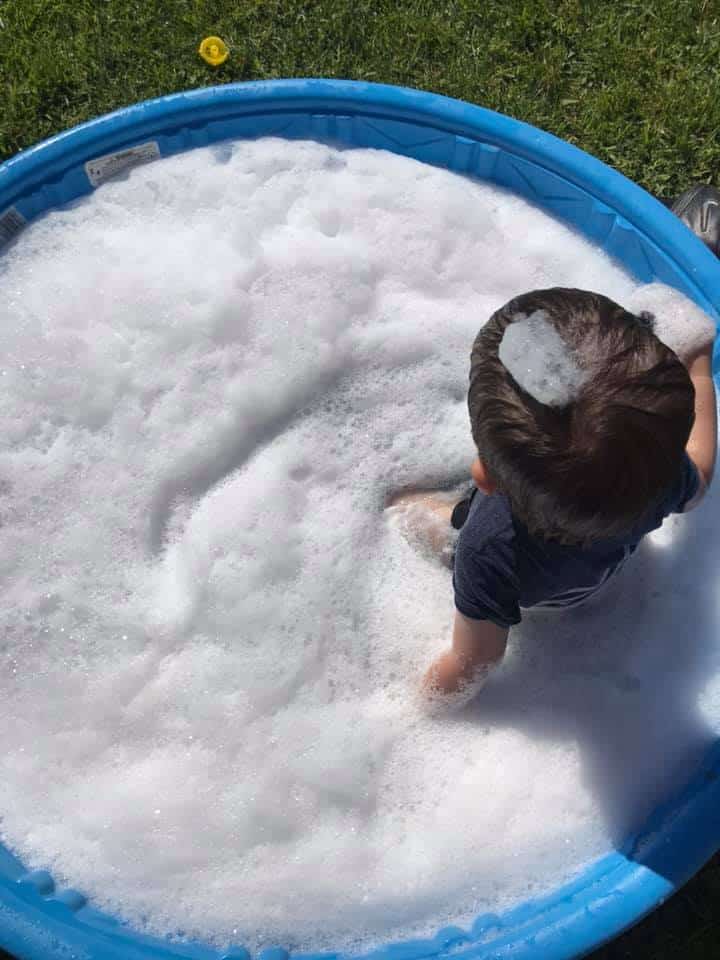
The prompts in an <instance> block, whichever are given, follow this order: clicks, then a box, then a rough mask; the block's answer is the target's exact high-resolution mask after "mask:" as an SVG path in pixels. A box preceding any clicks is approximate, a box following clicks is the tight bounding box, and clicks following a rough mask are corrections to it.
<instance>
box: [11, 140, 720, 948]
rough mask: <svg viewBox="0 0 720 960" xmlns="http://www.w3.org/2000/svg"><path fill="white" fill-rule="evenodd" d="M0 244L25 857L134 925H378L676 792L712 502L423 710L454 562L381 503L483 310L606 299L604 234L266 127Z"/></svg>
mask: <svg viewBox="0 0 720 960" xmlns="http://www.w3.org/2000/svg"><path fill="white" fill-rule="evenodd" d="M220 161H222V162H220ZM0 264H1V266H0V269H1V270H2V275H3V284H4V289H5V293H6V297H7V302H8V303H9V304H11V306H10V309H9V310H8V312H7V316H6V318H5V322H4V324H3V325H2V327H1V328H0V349H2V353H3V356H4V358H5V359H4V363H3V369H4V370H5V371H6V376H5V377H4V378H3V386H4V388H5V389H4V391H3V393H2V394H0V418H1V421H0V426H1V429H2V433H3V437H4V440H5V444H4V447H3V449H2V451H0V515H1V516H2V527H1V528H0V537H1V538H2V539H1V545H2V550H0V569H1V570H2V575H3V585H4V592H3V603H2V606H1V607H0V627H1V629H2V637H3V647H2V657H3V661H2V667H3V669H2V670H1V671H0V678H1V679H0V684H1V687H0V693H1V696H2V701H1V702H2V703H3V710H4V720H5V722H4V723H3V724H2V725H0V809H1V810H2V813H3V823H2V829H3V837H4V839H5V841H6V842H7V843H8V844H9V845H10V846H12V847H13V849H15V850H16V851H18V853H20V854H21V855H22V857H23V858H24V860H25V862H26V863H27V864H28V865H29V866H38V867H47V868H50V869H52V870H53V871H54V872H55V873H56V875H57V876H58V878H60V879H64V880H66V881H67V882H68V883H70V884H71V885H72V886H74V887H78V888H80V889H82V890H83V891H86V892H87V893H88V894H90V896H91V897H92V900H93V903H94V904H96V905H100V906H104V907H106V908H107V909H110V910H112V911H115V912H117V913H119V914H121V915H123V916H125V917H127V918H128V919H129V920H130V922H131V923H133V924H136V925H144V926H145V928H147V929H149V930H152V931H154V932H157V933H166V932H167V931H174V930H178V929H179V928H182V929H183V930H185V931H186V932H187V934H188V935H190V936H195V937H199V938H201V939H205V940H212V941H214V942H216V943H219V944H222V943H225V942H227V941H228V940H230V939H232V940H234V941H244V942H246V943H247V944H248V945H250V946H257V945H260V944H268V943H285V944H286V945H290V946H295V947H304V948H308V949H310V948H312V949H320V948H335V949H337V948H339V947H342V946H346V947H348V948H349V947H351V946H355V947H357V948H358V949H360V948H362V949H365V948H367V947H369V946H370V945H372V944H373V943H378V942H382V941H385V940H389V939H397V938H400V937H403V936H411V935H422V934H429V933H433V932H434V931H435V930H436V929H437V928H438V927H440V926H441V925H442V924H444V923H445V922H447V921H458V922H461V923H468V922H469V921H470V920H471V919H472V917H473V916H474V915H475V914H477V913H479V912H482V911H484V910H502V909H503V908H505V907H506V906H508V905H510V904H512V903H514V902H517V900H519V899H524V898H525V897H526V896H527V895H528V893H539V892H544V891H546V890H548V889H549V888H551V887H553V886H555V885H556V884H558V883H560V882H563V881H564V880H566V879H567V878H568V877H570V876H571V875H572V874H573V873H574V872H576V871H577V870H578V869H580V868H581V867H582V865H583V864H584V863H585V862H587V860H588V859H589V858H591V857H593V856H595V855H596V854H598V853H600V852H602V851H604V850H605V849H606V848H607V846H608V843H609V838H610V837H613V836H614V834H615V832H616V831H618V830H620V831H622V829H625V827H626V826H627V825H628V824H629V823H631V822H632V823H634V822H636V821H638V820H640V819H642V816H643V815H644V813H645V812H646V811H647V809H649V807H650V806H652V804H653V802H654V800H655V799H656V798H657V797H660V796H664V795H665V794H666V793H667V791H668V790H669V789H670V786H671V785H674V784H677V783H678V782H681V780H682V777H683V776H684V775H685V772H686V771H687V769H689V767H690V766H691V764H692V762H693V758H694V754H693V750H692V748H693V746H694V744H695V741H696V737H697V734H698V731H697V730H696V729H695V727H694V726H693V724H692V722H691V719H690V717H691V715H692V716H694V715H695V714H694V713H693V711H695V707H696V700H697V697H698V695H699V692H700V690H701V689H704V688H705V686H706V685H707V669H706V668H707V666H708V664H709V663H711V662H712V663H713V664H715V660H713V658H714V657H716V650H715V646H714V645H713V643H712V634H713V631H712V630H711V629H710V626H712V625H714V624H715V623H716V614H715V611H714V610H713V611H710V610H709V609H707V610H706V609H705V606H704V601H703V596H704V595H698V592H697V591H698V579H697V577H696V576H695V573H694V571H695V570H697V569H701V568H704V569H705V570H706V571H707V570H708V569H712V567H711V566H710V567H708V564H709V563H710V562H711V559H712V554H711V550H710V547H709V546H708V547H707V549H706V547H705V544H710V545H711V542H712V540H713V539H714V534H715V532H716V531H715V525H716V523H717V521H716V520H715V519H714V516H713V511H712V503H710V504H708V505H707V506H705V507H701V508H700V510H699V511H698V513H697V514H695V515H693V516H692V517H690V518H688V519H684V518H683V519H682V520H681V521H678V524H677V525H676V526H673V528H672V530H673V537H674V538H675V539H676V540H677V542H678V543H679V544H680V548H681V549H682V551H683V562H682V564H681V565H680V567H681V568H680V569H678V568H677V567H678V565H677V551H676V550H675V549H667V550H663V551H659V550H655V551H654V552H653V551H652V550H646V551H643V550H641V551H640V555H639V556H638V557H635V558H633V561H632V562H631V563H630V564H629V567H628V570H627V573H626V575H625V576H624V579H623V581H622V583H621V584H619V585H617V586H616V587H615V588H614V589H615V593H614V594H613V595H612V603H608V605H607V606H606V607H603V608H601V609H600V610H596V611H594V612H593V613H592V616H589V615H588V614H587V613H586V614H580V613H575V614H571V615H568V617H566V618H563V619H557V618H553V619H549V618H547V617H545V618H544V617H543V616H541V615H530V616H528V617H527V618H526V621H525V622H524V624H523V626H522V628H521V629H519V630H518V631H515V632H514V634H513V638H512V642H511V646H510V652H509V655H508V657H507V659H506V662H505V663H504V665H503V666H502V667H501V668H500V669H499V670H498V671H497V672H496V673H495V674H494V675H493V677H492V679H491V680H490V681H489V682H488V685H487V687H486V689H485V691H484V692H483V694H482V696H481V698H480V700H479V701H478V704H477V706H476V707H475V708H471V709H469V710H467V711H465V712H463V713H461V714H459V715H457V716H456V717H453V718H448V719H446V720H444V721H442V722H441V721H438V720H434V719H432V718H429V717H427V716H425V715H424V714H423V712H422V711H421V710H420V709H419V707H418V698H417V686H418V683H419V678H420V676H421V675H422V672H423V670H424V669H425V667H426V666H427V664H428V662H429V660H430V658H431V657H432V655H433V653H434V652H435V651H437V650H438V649H439V648H440V647H441V646H442V645H443V644H444V643H445V642H446V641H447V638H448V631H449V626H450V623H451V618H452V593H451V583H450V573H449V571H447V570H446V569H444V568H442V567H441V566H440V565H437V564H435V563H433V562H431V561H429V560H428V559H427V558H426V557H424V556H422V555H421V554H418V553H417V552H415V551H414V550H413V549H411V547H410V546H409V545H408V544H407V542H406V541H405V539H404V538H403V536H402V535H401V533H400V532H398V530H396V529H394V528H393V526H392V525H391V524H386V523H385V522H384V520H383V516H382V505H383V503H384V502H385V498H386V496H387V494H388V492H391V491H393V490H397V489H401V488H403V487H407V486H420V487H424V486H427V487H432V486H434V485H447V486H449V485H451V484H453V483H455V482H457V481H458V480H460V479H462V478H463V477H464V476H466V474H467V469H468V464H469V462H470V460H471V459H472V457H473V455H474V450H473V447H472V442H471V438H470V434H469V429H468V423H467V413H466V407H465V402H464V389H465V386H464V385H465V384H466V382H467V368H468V355H469V350H470V346H471V344H472V342H473V339H474V337H475V334H476V333H477V328H478V326H479V325H480V324H481V323H482V322H484V320H485V319H486V318H487V317H489V316H490V314H491V313H492V312H493V311H494V310H495V309H497V308H498V307H499V306H501V305H502V304H503V303H504V302H506V301H507V300H509V299H510V298H511V297H513V296H515V295H517V294H518V293H520V292H523V291H525V290H528V289H530V288H534V287H546V286H551V285H558V286H568V287H572V286H575V287H581V288H586V289H597V290H599V291H600V292H602V293H604V294H606V295H608V296H611V297H613V298H614V299H616V300H617V301H618V302H620V303H623V304H624V303H625V302H626V301H628V300H629V298H630V297H631V295H632V293H633V291H634V289H635V284H634V283H633V282H632V281H631V280H630V279H629V278H628V277H627V276H626V275H625V274H623V273H622V272H621V271H620V270H619V269H618V268H617V267H615V266H613V265H612V264H611V263H610V262H609V261H608V260H607V259H606V258H605V257H604V256H603V255H602V254H600V253H598V252H597V251H595V250H593V249H592V248H590V247H589V246H587V245H586V244H585V243H583V242H582V241H580V240H579V239H578V237H577V236H576V235H575V234H573V233H571V232H570V231H569V230H567V229H566V228H564V227H563V226H561V225H560V224H558V223H556V222H554V221H553V220H551V219H548V218H547V217H546V216H545V215H543V214H542V213H540V212H539V211H538V210H535V209H533V208H532V207H530V206H529V205H528V204H526V203H525V202H524V201H522V200H520V199H519V198H517V197H514V196H510V195H507V194H504V193H502V192H500V191H497V190H495V189H493V188H491V187H489V186H484V185H482V184H479V183H474V182H471V181H469V180H465V179H463V178H461V177H458V176H455V175H453V174H450V173H448V172H446V171H441V170H437V169H434V168H432V167H428V166H424V165H422V164H419V163H416V162H415V161H412V160H408V159H406V158H402V157H398V156H394V155H391V154H386V153H382V152H379V151H372V150H362V151H349V150H348V151H343V152H338V151H336V150H333V149H330V148H328V147H324V146H320V145H318V144H314V143H292V144H290V143H286V142H283V141H277V140H260V141H255V142H252V143H250V142H248V143H238V144H234V145H232V146H228V147H227V149H224V150H223V152H222V155H221V156H220V157H219V158H218V157H217V155H216V153H214V152H213V151H212V150H197V151H194V152H192V153H188V154H185V155H182V156H178V157H175V158H172V159H168V160H165V161H162V162H158V163H155V164H152V165H148V166H147V167H144V168H139V169H136V170H134V171H132V172H131V173H130V175H129V176H128V178H127V179H126V180H123V181H117V182H108V183H106V184H104V185H103V186H102V187H101V188H99V189H98V190H97V191H96V192H95V193H94V195H93V196H92V197H91V198H89V199H88V200H87V201H84V202H82V203H80V204H78V205H76V206H75V207H73V208H72V209H66V210H62V211H58V212H56V213H53V214H50V215H48V216H47V217H46V218H44V219H43V220H42V221H40V222H38V223H36V224H34V225H32V226H31V227H29V228H28V229H27V230H26V232H25V233H24V234H23V236H22V237H21V238H19V240H18V242H17V244H16V245H15V247H14V248H13V249H12V250H10V251H8V252H7V254H6V255H5V256H4V258H3V259H2V261H0ZM704 551H706V552H704ZM706 554H707V555H706ZM707 575H708V574H707V572H706V576H707ZM713 582H714V580H713ZM654 594H657V596H654ZM687 605H690V606H691V607H692V609H693V616H694V618H695V619H694V623H695V624H696V625H697V628H696V634H697V636H696V638H695V642H694V643H693V644H692V645H691V647H690V648H689V649H686V648H685V647H683V648H682V649H680V646H679V645H678V643H677V637H678V636H680V635H682V631H683V629H684V628H685V623H684V619H683V609H686V608H687ZM611 608H612V611H613V613H612V615H611V613H609V612H608V611H609V610H610V609H611ZM583 616H584V617H585V619H583ZM713 670H715V671H717V666H714V667H713ZM658 692H659V693H658ZM658 703H661V704H662V705H663V709H662V710H660V709H659V708H658V706H657V704H658ZM695 712H696V711H695ZM718 715H720V707H719V708H717V710H716V711H715V713H714V714H713V717H714V720H713V722H716V721H717V717H718ZM668 718H671V719H672V722H670V720H669V719H668ZM711 719H712V718H710V719H707V723H710V722H711ZM627 770H632V776H631V777H628V776H627ZM328 904H331V905H332V910H331V911H328Z"/></svg>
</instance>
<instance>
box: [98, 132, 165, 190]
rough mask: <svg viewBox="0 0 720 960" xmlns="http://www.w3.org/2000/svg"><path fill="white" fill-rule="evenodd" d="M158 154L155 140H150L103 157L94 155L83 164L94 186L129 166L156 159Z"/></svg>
mask: <svg viewBox="0 0 720 960" xmlns="http://www.w3.org/2000/svg"><path fill="white" fill-rule="evenodd" d="M159 156H160V148H159V147H158V145H157V141H156V140H150V141H148V143H141V144H139V145H138V146H137V147H130V148H129V149H128V150H120V151H119V152H118V153H108V154H106V155H105V156H104V157H96V158H95V159H94V160H88V162H87V163H86V164H85V173H87V175H88V180H89V181H90V183H91V184H92V185H93V186H94V187H98V186H100V184H101V183H104V182H105V181H106V180H109V179H110V177H114V176H115V175H116V174H118V173H122V172H123V171H124V170H129V169H130V167H137V166H139V165H140V164H141V163H149V162H150V160H157V159H158V157H159Z"/></svg>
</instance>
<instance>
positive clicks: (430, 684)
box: [423, 611, 508, 696]
mask: <svg viewBox="0 0 720 960" xmlns="http://www.w3.org/2000/svg"><path fill="white" fill-rule="evenodd" d="M507 637H508V630H507V627H498V626H496V625H495V624H494V623H491V622H490V621H489V620H471V619H470V618H469V617H465V616H463V615H462V614H461V613H459V612H457V611H456V612H455V624H454V626H453V638H452V646H451V647H450V649H449V650H446V651H445V653H443V654H441V656H439V657H438V659H437V660H435V662H434V663H433V664H432V666H431V667H430V669H429V670H428V672H427V673H426V674H425V680H424V682H423V687H424V689H425V690H426V691H427V692H428V693H430V694H437V693H440V694H444V695H446V696H447V695H452V694H457V693H462V692H463V691H464V690H465V689H472V691H473V692H475V691H476V690H477V689H478V685H479V683H480V682H481V681H482V680H484V678H485V676H487V674H488V672H489V671H490V669H491V668H492V667H494V666H495V664H496V663H498V662H499V661H500V660H502V657H503V654H504V653H505V647H506V646H507Z"/></svg>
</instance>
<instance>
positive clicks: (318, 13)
mask: <svg viewBox="0 0 720 960" xmlns="http://www.w3.org/2000/svg"><path fill="white" fill-rule="evenodd" d="M211 33H217V34H219V35H220V36H222V37H223V38H224V39H225V40H226V41H227V43H228V44H229V45H230V47H231V51H232V53H231V57H230V60H229V61H228V62H227V63H226V64H225V65H224V66H222V67H220V68H218V69H213V68H211V67H209V66H206V65H205V64H204V63H203V61H202V60H200V58H199V57H198V55H197V47H198V44H199V42H200V40H201V39H202V38H203V37H204V36H206V35H208V34H211ZM301 76H326V77H347V78H353V79H362V80H374V81H378V82H385V83H396V84H404V85H406V86H412V87H419V88H422V89H426V90H433V91H436V92H439V93H444V94H447V95H449V96H453V97H460V98H462V99H464V100H469V101H472V102H474V103H479V104H482V105H483V106H487V107H490V108H492V109H494V110H500V111H502V112H503V113H507V114H510V115H512V116H515V117H518V118H520V119H522V120H526V121H528V122H530V123H534V124H536V125H537V126H539V127H542V128H543V129H545V130H549V131H551V132H552V133H555V134H557V135H558V136H560V137H563V138H565V139H566V140H569V141H571V142H572V143H575V144H577V145H578V146H580V147H582V148H583V149H585V150H588V151H589V152H590V153H592V154H594V155H595V156H597V157H599V158H600V159H602V160H604V161H606V162H607V163H610V164H612V165H613V166H615V167H617V168H618V169H619V170H621V171H622V172H623V173H624V174H626V175H627V176H629V177H631V178H632V179H633V180H636V181H637V182H638V183H640V184H642V185H643V186H645V187H646V188H648V189H650V190H651V191H653V192H655V193H657V194H659V195H661V196H666V197H667V196H672V195H674V194H676V193H678V192H679V191H680V190H681V189H682V188H683V187H684V186H686V185H687V184H688V183H690V182H695V181H705V182H708V183H711V182H712V183H715V184H716V185H718V186H720V0H555V2H545V0H533V2H531V0H525V2H523V0H452V2H442V0H434V2H433V0H406V2H403V0H0V97H1V98H2V107H1V108H0V160H3V159H7V158H8V157H10V156H12V155H13V154H14V153H16V152H17V151H19V150H22V149H24V148H25V147H27V146H30V145H31V144H33V143H35V142H37V141H38V140H41V139H43V138H44V137H48V136H50V135H51V134H53V133H56V132H58V131H60V130H63V129H65V128H67V127H69V126H72V125H73V124H76V123H80V122H82V121H84V120H88V119H90V118H92V117H95V116H98V115H99V114H102V113H105V112H107V111H109V110H113V109H116V108H117V107H121V106H124V105H126V104H130V103H135V102H137V101H138V100H142V99H146V98H148V97H155V96H160V95H162V94H166V93H172V92H174V91H177V90H185V89H188V88H192V87H199V86H204V85H207V84H213V83H228V82H231V81H237V80H253V79H266V78H274V77H301ZM594 956H595V957H596V960H626V958H630V957H632V958H635V960H670V958H671V957H672V958H683V960H695V958H697V960H700V958H703V960H712V958H714V957H720V858H718V859H716V860H715V861H714V862H713V864H712V865H711V866H710V867H709V868H708V869H706V870H705V871H704V872H703V873H702V874H700V875H699V876H698V877H697V878H696V879H695V880H693V881H692V883H691V884H689V885H688V887H687V888H686V889H685V891H683V892H681V893H680V894H678V896H677V897H675V898H673V899H672V900H671V901H670V903H668V904H667V905H666V906H665V907H663V908H662V909H661V910H660V911H657V912H656V913H655V914H654V915H653V916H652V917H650V918H649V919H648V920H647V921H645V922H644V923H643V924H641V925H640V926H638V927H636V928H635V930H633V931H631V932H630V933H629V934H627V935H626V936H625V937H623V938H621V939H619V940H618V941H616V942H615V943H614V944H612V945H610V946H608V947H606V948H604V949H603V950H602V951H600V952H599V953H597V954H596V955H594Z"/></svg>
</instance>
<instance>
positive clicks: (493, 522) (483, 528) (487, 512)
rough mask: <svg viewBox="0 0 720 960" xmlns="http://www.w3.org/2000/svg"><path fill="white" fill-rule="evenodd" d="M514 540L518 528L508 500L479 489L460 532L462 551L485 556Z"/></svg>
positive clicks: (459, 546)
mask: <svg viewBox="0 0 720 960" xmlns="http://www.w3.org/2000/svg"><path fill="white" fill-rule="evenodd" d="M514 540H515V527H514V524H513V516H512V512H511V510H510V503H509V501H508V499H507V497H506V496H504V494H502V493H493V494H490V495H488V494H485V493H482V492H481V491H480V490H478V491H477V492H476V493H475V494H474V496H473V498H472V503H471V504H470V511H469V513H468V517H467V520H466V521H465V523H464V525H463V527H462V529H461V531H460V537H459V538H458V548H459V549H465V550H472V551H476V552H478V553H482V552H484V551H486V550H487V549H488V548H491V547H493V546H494V545H499V544H503V545H510V544H511V543H513V542H514Z"/></svg>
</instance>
